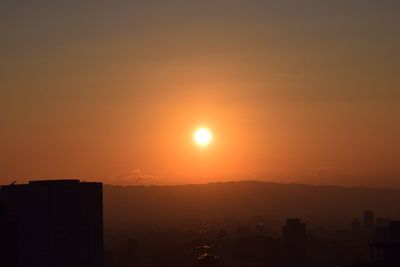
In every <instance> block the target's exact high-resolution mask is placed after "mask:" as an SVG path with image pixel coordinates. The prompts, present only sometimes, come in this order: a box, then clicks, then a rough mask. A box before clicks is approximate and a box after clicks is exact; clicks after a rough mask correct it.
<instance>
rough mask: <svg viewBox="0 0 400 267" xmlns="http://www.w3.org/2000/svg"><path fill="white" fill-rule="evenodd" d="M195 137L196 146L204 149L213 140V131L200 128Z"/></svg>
mask: <svg viewBox="0 0 400 267" xmlns="http://www.w3.org/2000/svg"><path fill="white" fill-rule="evenodd" d="M193 137H194V141H195V142H196V144H197V145H199V146H202V147H205V146H208V145H209V144H210V143H211V141H212V138H213V136H212V133H211V131H210V130H209V129H207V128H198V129H197V130H196V131H195V132H194V135H193Z"/></svg>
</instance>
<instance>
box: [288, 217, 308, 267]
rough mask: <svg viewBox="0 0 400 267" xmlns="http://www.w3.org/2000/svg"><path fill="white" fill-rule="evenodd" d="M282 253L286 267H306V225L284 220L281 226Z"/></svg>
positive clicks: (296, 221) (297, 220) (298, 221)
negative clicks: (284, 222)
mask: <svg viewBox="0 0 400 267" xmlns="http://www.w3.org/2000/svg"><path fill="white" fill-rule="evenodd" d="M283 252H284V255H283V256H284V259H283V260H284V265H285V266H286V267H292V266H293V267H294V266H296V267H300V266H307V235H306V224H305V223H302V222H301V221H300V219H286V225H285V226H283Z"/></svg>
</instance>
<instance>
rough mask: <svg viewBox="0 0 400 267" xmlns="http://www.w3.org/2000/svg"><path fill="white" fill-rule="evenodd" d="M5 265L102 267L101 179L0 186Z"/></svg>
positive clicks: (0, 255)
mask: <svg viewBox="0 0 400 267" xmlns="http://www.w3.org/2000/svg"><path fill="white" fill-rule="evenodd" d="M0 227H1V229H0V266H8V267H27V266H29V267H71V266H74V267H101V266H102V260H103V193H102V184H101V183H86V182H80V181H79V180H49V181H31V182H29V184H21V185H14V184H12V185H7V186H2V187H1V188H0Z"/></svg>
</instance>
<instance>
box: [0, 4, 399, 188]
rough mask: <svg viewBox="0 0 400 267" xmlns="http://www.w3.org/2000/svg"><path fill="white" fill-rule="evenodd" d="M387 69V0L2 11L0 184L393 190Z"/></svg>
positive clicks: (392, 18) (395, 131)
mask: <svg viewBox="0 0 400 267" xmlns="http://www.w3.org/2000/svg"><path fill="white" fill-rule="evenodd" d="M399 72H400V1H397V0H393V1H386V0H375V1H373V0H320V1H311V0H308V1H298V0H292V1H282V0H279V1H278V0H277V1H266V0H263V1H261V0H259V1H251V0H246V1H245V0H243V1H235V0H230V1H228V0H220V1H217V0H212V1H211V0H203V1H194V0H193V1H188V0H185V1H183V0H182V1H177V0H174V1H166V0H162V1H161V0H159V1H144V0H143V1H71V0H70V1H39V0H38V1H31V0H22V1H19V0H2V1H0V182H1V183H8V182H11V181H12V180H18V181H23V180H27V179H45V178H60V177H72V178H82V179H83V178H84V179H88V180H103V181H105V182H107V183H119V184H133V183H159V184H169V183H198V182H213V181H224V180H237V179H265V180H273V181H282V182H302V183H317V184H344V185H367V186H370V185H373V186H397V187H400V179H399V178H400V164H399V163H400V73H399ZM200 125H205V126H208V127H209V128H210V129H211V130H212V131H213V133H214V142H213V143H212V145H211V146H209V147H207V148H206V149H199V148H198V147H196V145H195V144H194V143H193V141H192V133H193V130H194V129H196V127H198V126H200Z"/></svg>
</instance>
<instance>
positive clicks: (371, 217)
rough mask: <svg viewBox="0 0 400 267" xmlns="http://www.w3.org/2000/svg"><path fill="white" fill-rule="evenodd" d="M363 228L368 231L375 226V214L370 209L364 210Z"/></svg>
mask: <svg viewBox="0 0 400 267" xmlns="http://www.w3.org/2000/svg"><path fill="white" fill-rule="evenodd" d="M363 215H364V222H363V223H364V230H365V231H370V230H373V229H374V227H375V214H374V212H373V211H372V210H366V211H364V214H363Z"/></svg>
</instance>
